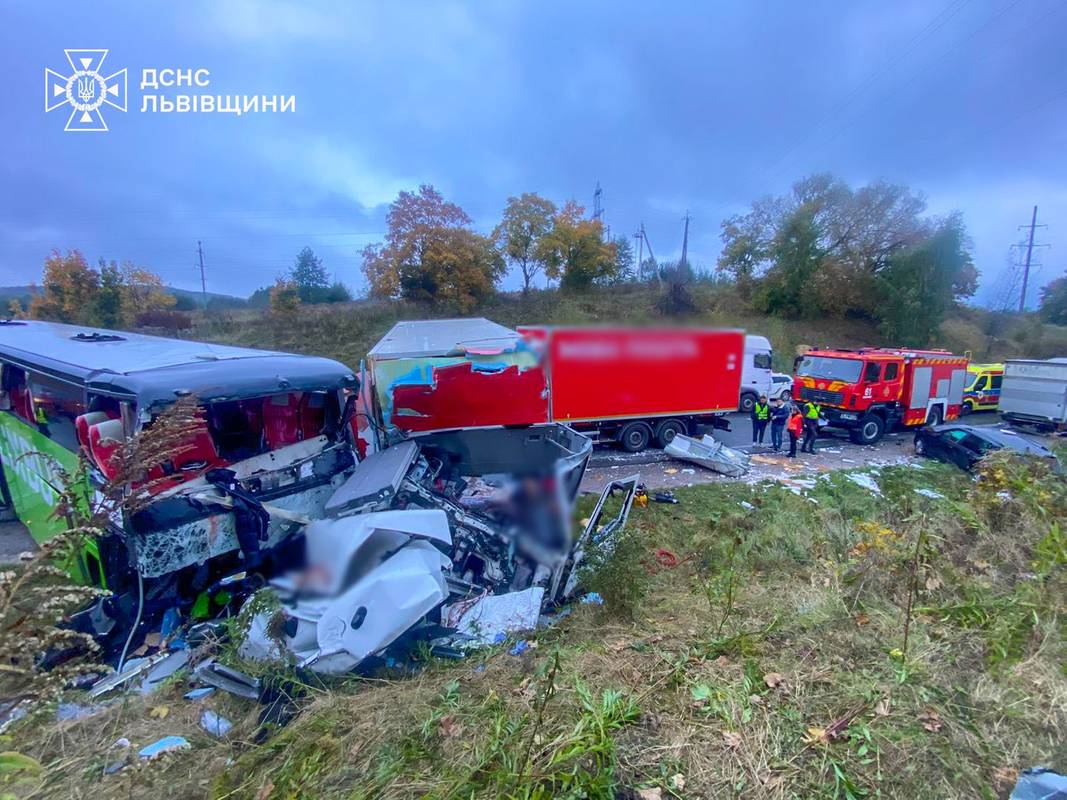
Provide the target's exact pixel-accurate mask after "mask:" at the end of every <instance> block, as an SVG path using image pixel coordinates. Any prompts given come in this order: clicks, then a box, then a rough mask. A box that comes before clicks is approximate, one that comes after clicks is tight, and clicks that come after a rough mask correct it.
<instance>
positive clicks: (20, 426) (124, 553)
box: [0, 320, 358, 646]
mask: <svg viewBox="0 0 1067 800" xmlns="http://www.w3.org/2000/svg"><path fill="white" fill-rule="evenodd" d="M0 362H2V369H3V384H2V387H3V397H2V405H3V411H2V412H0V459H2V464H3V477H4V486H5V492H6V494H7V496H8V497H9V498H10V504H9V505H10V507H11V508H13V509H14V511H15V513H16V514H17V515H18V517H19V518H20V519H22V520H23V521H24V522H25V523H26V525H27V527H28V528H29V529H30V531H31V534H32V535H33V536H34V538H35V539H37V540H38V541H41V542H43V541H46V540H47V539H49V538H51V537H52V536H54V535H55V534H56V533H58V532H59V531H62V530H64V529H65V528H67V527H68V526H69V525H70V524H72V523H71V520H70V519H69V518H68V517H67V516H65V515H64V514H63V513H62V509H61V507H60V503H59V497H60V494H61V492H62V489H61V487H60V485H59V484H60V482H61V480H62V473H66V474H67V475H74V474H76V473H77V472H78V467H79V460H83V462H84V463H85V464H86V465H87V466H88V476H87V481H86V483H87V485H86V486H85V487H83V488H84V491H85V492H86V493H87V495H89V496H100V493H101V492H103V491H105V490H106V491H110V492H118V493H120V494H122V495H125V496H127V497H128V496H129V495H131V494H132V493H135V492H148V493H150V494H151V495H152V497H151V502H148V503H145V504H141V505H140V506H139V507H138V509H137V510H136V511H129V512H127V511H124V510H122V508H121V507H120V508H118V509H116V510H115V511H114V512H113V513H112V514H111V515H110V519H109V523H108V526H107V530H106V532H105V533H104V534H103V535H100V536H97V537H95V538H94V539H92V540H90V541H87V542H86V543H85V545H84V547H83V548H82V551H81V552H80V553H79V554H78V555H77V558H76V564H74V565H73V567H74V568H73V570H72V571H73V572H74V573H75V576H76V577H77V578H78V579H79V580H80V581H81V582H83V583H86V584H90V585H95V586H98V587H100V588H102V589H105V590H107V591H108V592H110V595H109V596H107V597H104V598H102V599H101V600H100V601H99V602H98V603H97V604H95V605H94V606H93V607H92V608H89V609H86V610H85V611H84V612H83V613H82V614H79V615H78V617H77V618H76V619H75V620H74V621H73V623H74V625H75V627H78V628H80V629H82V630H85V631H86V632H88V633H92V634H93V635H95V636H97V637H98V638H99V639H100V640H101V641H102V642H103V643H104V644H105V646H107V645H112V646H113V645H114V644H115V643H116V641H123V640H125V641H126V644H127V646H129V644H130V641H131V639H133V638H137V637H135V636H134V634H135V633H137V629H138V628H140V629H148V630H150V629H152V628H151V627H150V626H152V625H154V624H155V622H156V621H157V620H158V618H159V617H160V615H162V614H163V613H165V612H166V611H167V610H168V609H175V611H176V612H177V613H178V614H180V615H181V616H182V617H188V616H192V617H207V616H210V615H211V614H213V613H216V612H217V611H218V610H219V607H220V606H221V605H226V604H228V603H230V602H231V601H233V600H235V599H239V594H240V593H239V591H238V590H239V588H240V587H239V585H238V584H236V583H230V584H229V585H228V587H227V588H226V589H225V590H220V589H219V584H220V583H225V582H226V579H227V577H228V576H231V575H233V574H240V573H242V572H244V573H246V574H249V575H251V574H252V573H254V572H265V573H269V572H270V571H272V570H274V569H276V568H277V566H278V564H285V563H287V562H288V560H289V559H290V557H291V556H290V555H289V554H287V553H286V552H284V549H285V547H286V546H287V545H288V543H289V541H290V540H291V539H292V537H293V534H294V533H296V532H297V530H298V529H299V528H301V527H302V525H301V522H303V521H306V520H309V519H312V518H315V517H317V516H321V515H322V513H323V509H324V506H325V502H326V500H327V499H328V498H329V496H330V494H331V493H332V492H333V490H334V489H335V488H336V486H338V485H340V483H341V482H342V481H343V480H344V476H345V475H346V474H347V471H348V470H349V469H350V468H351V466H352V464H353V463H354V457H353V453H352V448H351V446H350V443H349V440H348V437H347V436H346V435H345V434H344V423H343V417H344V409H345V401H346V396H347V395H348V394H349V393H350V392H351V391H352V390H353V389H355V388H356V387H357V384H358V382H357V380H356V378H355V376H354V374H353V373H352V371H351V370H349V369H348V368H347V367H345V366H344V365H342V364H340V363H338V362H335V361H330V360H327V359H321V358H310V357H305V356H296V355H290V354H285V353H275V352H270V351H261V350H249V349H245V348H237V347H226V346H220V345H211V344H203V343H200V342H190V341H180V340H173V339H165V338H161V337H155V336H145V335H141V334H134V333H120V332H116V331H108V330H102V329H91V328H84V327H81V326H72V325H62V324H58V323H48V322H36V321H22V320H18V321H8V322H6V323H4V325H3V326H2V327H0ZM180 398H191V399H195V403H196V406H197V414H196V421H195V423H194V424H193V426H192V427H191V429H190V430H189V434H188V436H187V437H186V440H185V441H183V442H182V444H181V445H180V446H179V447H176V448H175V449H174V451H173V452H172V453H171V454H170V457H169V458H167V459H165V460H164V462H163V463H160V464H157V465H151V466H148V467H147V468H146V470H145V473H144V475H143V478H142V479H140V480H136V481H126V480H125V479H124V478H123V476H121V475H120V474H119V471H120V470H119V468H118V466H117V461H118V459H117V453H118V451H119V450H120V448H121V447H122V446H123V444H124V443H125V442H128V441H129V440H130V439H131V437H133V436H134V435H135V434H137V433H138V432H139V431H142V430H145V429H146V428H149V427H150V426H151V425H152V424H153V423H154V422H155V421H156V420H157V419H158V418H159V416H160V415H161V414H163V413H165V412H166V411H167V409H168V408H171V407H172V406H173V405H174V404H175V402H176V401H178V400H179V399H180ZM116 482H121V483H122V485H118V486H116ZM127 634H129V638H127Z"/></svg>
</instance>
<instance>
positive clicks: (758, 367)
mask: <svg viewBox="0 0 1067 800" xmlns="http://www.w3.org/2000/svg"><path fill="white" fill-rule="evenodd" d="M772 355H773V351H772V350H771V340H770V339H768V338H767V337H766V336H746V337H745V360H744V361H743V362H742V365H743V366H742V369H741V397H740V399H739V400H738V403H737V410H738V411H742V412H744V413H745V414H749V413H751V412H752V406H754V405H755V404H756V401H757V400H759V396H760V395H761V394H765V395H767V397H770V396H771V387H772V386H773V385H774V384H773V381H772V375H773V374H774V372H773V370H772V369H771V361H772V358H771V357H772Z"/></svg>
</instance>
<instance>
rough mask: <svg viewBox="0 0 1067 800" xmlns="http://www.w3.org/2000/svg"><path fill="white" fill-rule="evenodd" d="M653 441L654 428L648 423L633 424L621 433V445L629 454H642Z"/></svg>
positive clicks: (625, 427) (626, 426)
mask: <svg viewBox="0 0 1067 800" xmlns="http://www.w3.org/2000/svg"><path fill="white" fill-rule="evenodd" d="M651 441H652V427H651V426H650V425H649V424H648V423H647V422H631V423H630V424H629V425H625V426H623V429H622V430H621V431H619V444H620V445H621V446H622V449H623V450H625V451H626V452H627V453H640V452H641V451H642V450H644V449H645V448H646V447H648V444H649V442H651Z"/></svg>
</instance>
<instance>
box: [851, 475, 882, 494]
mask: <svg viewBox="0 0 1067 800" xmlns="http://www.w3.org/2000/svg"><path fill="white" fill-rule="evenodd" d="M845 477H846V478H847V479H848V480H850V481H852V482H853V483H854V484H856V485H857V486H861V487H863V488H864V489H866V490H867V491H869V492H870V493H871V494H877V495H880V494H881V493H882V489H881V487H880V486H879V485H878V482H877V481H876V480H875V479H874V478H873V477H871V475H870V474H869V473H867V472H846V473H845Z"/></svg>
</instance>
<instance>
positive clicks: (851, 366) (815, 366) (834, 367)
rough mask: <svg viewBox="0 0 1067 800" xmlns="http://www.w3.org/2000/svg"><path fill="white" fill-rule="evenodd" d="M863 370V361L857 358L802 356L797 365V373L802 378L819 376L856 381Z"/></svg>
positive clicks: (850, 381) (826, 378)
mask: <svg viewBox="0 0 1067 800" xmlns="http://www.w3.org/2000/svg"><path fill="white" fill-rule="evenodd" d="M862 371H863V362H862V361H860V360H859V359H857V358H831V357H829V356H804V358H803V359H802V360H801V362H800V366H798V367H797V375H800V376H801V377H804V378H821V379H823V380H827V381H843V382H844V383H856V382H857V381H859V379H860V373H861V372H862Z"/></svg>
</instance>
